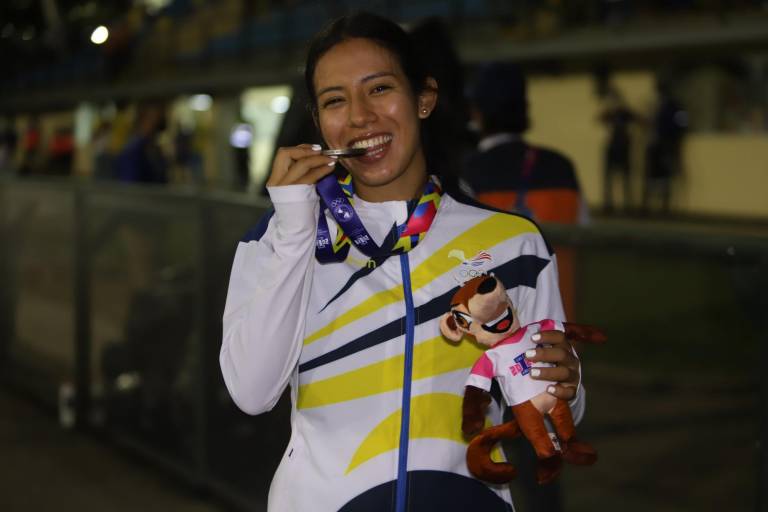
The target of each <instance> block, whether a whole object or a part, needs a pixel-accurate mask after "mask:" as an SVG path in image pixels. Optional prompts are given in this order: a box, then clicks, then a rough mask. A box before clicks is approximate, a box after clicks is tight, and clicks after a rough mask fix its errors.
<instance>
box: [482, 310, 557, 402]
mask: <svg viewBox="0 0 768 512" xmlns="http://www.w3.org/2000/svg"><path fill="white" fill-rule="evenodd" d="M554 330H557V331H565V329H564V328H563V324H562V322H558V321H556V320H541V321H539V322H534V323H532V324H528V325H526V326H523V327H521V328H520V329H518V330H517V331H515V332H514V334H512V336H510V337H508V338H505V339H503V340H501V341H499V342H498V343H496V344H495V345H494V346H492V347H491V348H489V349H488V350H486V351H485V353H484V354H483V355H482V357H480V359H478V360H477V362H476V363H475V365H474V366H473V367H472V371H471V372H470V375H469V378H468V379H467V386H475V387H477V388H480V389H484V390H486V391H490V389H491V383H492V382H493V379H494V378H495V379H496V380H497V381H498V383H499V386H500V387H501V392H502V394H503V395H504V399H505V400H506V401H507V404H509V405H517V404H520V403H523V402H525V401H526V400H530V399H531V398H533V397H534V396H536V395H538V394H540V393H544V392H546V390H547V386H549V385H550V384H552V383H551V382H549V381H540V380H534V379H531V378H530V377H529V374H530V372H531V368H535V367H546V366H554V365H553V364H550V363H533V362H531V361H529V360H528V359H526V357H525V352H526V351H527V350H530V349H533V348H537V347H540V346H541V344H537V343H535V342H533V341H532V340H531V336H533V335H534V334H536V333H537V332H540V331H554Z"/></svg>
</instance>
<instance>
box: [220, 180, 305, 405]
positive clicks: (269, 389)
mask: <svg viewBox="0 0 768 512" xmlns="http://www.w3.org/2000/svg"><path fill="white" fill-rule="evenodd" d="M269 194H270V197H271V199H272V203H273V205H274V207H275V214H274V216H273V217H272V218H271V219H269V224H268V226H267V229H266V231H265V232H264V234H263V236H261V238H260V239H258V240H251V241H243V242H240V244H239V245H238V247H237V251H236V253H235V259H234V262H233V264H232V272H231V274H230V280H229V288H228V291H227V300H226V305H225V307H224V318H223V327H224V329H223V341H222V345H221V352H220V354H219V363H220V365H221V372H222V375H223V376H224V382H225V384H226V386H227V389H228V390H229V394H230V395H231V396H232V399H233V400H234V401H235V403H236V404H237V406H238V407H239V408H240V409H242V410H243V411H244V412H246V413H248V414H259V413H262V412H265V411H268V410H270V409H272V407H274V405H275V404H276V403H277V401H278V399H279V398H280V396H281V394H282V392H283V390H285V387H286V386H287V384H288V382H289V380H290V378H291V375H292V374H293V372H294V370H295V367H296V364H297V361H298V358H299V354H300V352H301V346H302V339H303V335H304V324H305V319H306V311H307V304H308V302H309V291H310V286H311V282H312V269H313V259H314V245H315V233H316V228H317V215H318V210H319V206H318V204H319V202H318V198H317V194H316V192H315V189H314V187H313V186H310V185H288V186H281V187H270V188H269Z"/></svg>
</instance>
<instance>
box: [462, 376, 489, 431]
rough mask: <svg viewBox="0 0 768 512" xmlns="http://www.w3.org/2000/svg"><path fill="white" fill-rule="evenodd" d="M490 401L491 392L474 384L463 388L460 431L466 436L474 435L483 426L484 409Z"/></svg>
mask: <svg viewBox="0 0 768 512" xmlns="http://www.w3.org/2000/svg"><path fill="white" fill-rule="evenodd" d="M490 403H491V394H490V393H489V392H488V391H486V390H484V389H480V388H477V387H475V386H467V387H466V388H464V402H463V404H462V420H461V431H462V432H464V435H465V436H467V437H474V436H476V435H477V434H479V433H480V432H481V431H482V430H483V428H484V427H485V411H486V410H487V409H488V405H489V404H490Z"/></svg>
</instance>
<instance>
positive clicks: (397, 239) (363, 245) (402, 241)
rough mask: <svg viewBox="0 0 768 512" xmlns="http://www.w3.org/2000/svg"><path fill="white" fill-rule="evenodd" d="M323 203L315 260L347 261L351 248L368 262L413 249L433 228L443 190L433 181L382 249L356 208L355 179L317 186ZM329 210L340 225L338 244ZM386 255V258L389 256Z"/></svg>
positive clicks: (329, 180) (410, 205)
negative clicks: (332, 235)
mask: <svg viewBox="0 0 768 512" xmlns="http://www.w3.org/2000/svg"><path fill="white" fill-rule="evenodd" d="M317 191H318V194H319V195H320V199H321V211H320V216H319V218H318V224H317V237H316V240H315V256H316V257H317V260H318V261H319V262H320V263H332V262H340V261H344V260H345V259H346V258H347V255H348V254H349V247H350V245H351V244H354V246H355V247H356V248H357V249H358V250H359V251H360V252H361V253H363V254H365V255H366V256H367V257H368V258H371V259H379V258H381V257H383V256H388V255H389V254H399V253H403V252H407V251H409V250H411V249H413V248H414V247H415V246H416V245H417V244H418V243H419V242H420V241H421V239H422V238H424V236H425V235H426V232H427V230H428V229H429V227H430V225H431V224H432V220H433V219H434V217H435V214H436V213H437V208H438V207H439V205H440V196H441V193H442V192H441V190H440V187H439V186H438V184H437V183H436V180H434V179H432V178H430V179H429V180H428V181H427V184H426V185H425V187H424V192H423V193H422V195H421V197H420V198H419V199H418V200H414V201H409V202H408V220H407V221H406V222H405V223H403V224H402V225H400V226H398V225H397V224H393V226H392V230H391V231H390V236H388V237H387V239H386V240H385V242H384V244H383V245H382V246H381V247H380V246H379V245H378V244H377V243H376V242H375V241H374V240H373V237H371V235H370V234H369V233H368V230H367V229H366V228H365V226H364V225H363V223H362V221H361V220H360V217H359V215H358V214H357V212H356V211H355V208H354V207H353V206H352V203H351V201H350V199H351V198H352V196H353V193H354V192H353V187H352V178H351V176H350V175H347V176H346V177H344V178H343V179H342V180H337V179H336V177H335V176H333V175H329V176H326V177H325V178H323V179H322V180H320V181H319V182H318V183H317ZM325 209H328V211H329V212H330V213H331V216H332V217H333V218H334V220H335V221H336V223H337V224H338V234H337V236H336V240H335V241H332V240H331V234H330V230H329V229H328V222H327V220H326V218H325ZM385 253H386V254H385Z"/></svg>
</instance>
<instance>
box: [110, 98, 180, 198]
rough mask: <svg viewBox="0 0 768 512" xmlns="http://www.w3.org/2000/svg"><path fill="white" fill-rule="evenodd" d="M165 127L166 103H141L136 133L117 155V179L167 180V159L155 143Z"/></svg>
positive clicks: (156, 181)
mask: <svg viewBox="0 0 768 512" xmlns="http://www.w3.org/2000/svg"><path fill="white" fill-rule="evenodd" d="M166 127H167V120H166V114H165V106H164V105H163V104H160V103H151V104H146V105H143V106H140V107H139V109H138V113H137V119H136V126H135V132H134V134H133V136H132V137H131V138H130V139H129V141H128V144H127V145H126V147H125V148H124V149H123V150H122V152H121V153H120V154H119V155H118V157H117V162H116V170H117V178H118V179H119V180H120V181H124V182H131V183H167V182H168V161H167V159H166V157H165V155H164V154H163V151H162V149H161V148H160V145H159V143H158V136H159V135H160V133H161V132H163V131H164V130H165V129H166Z"/></svg>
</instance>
